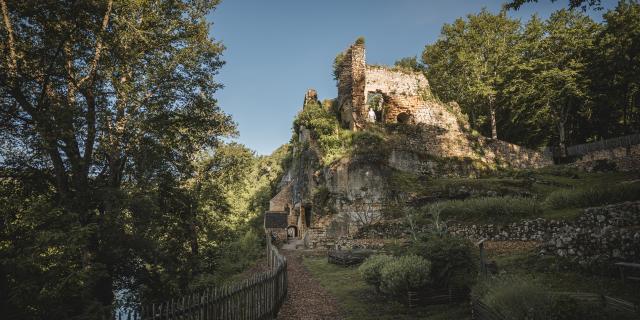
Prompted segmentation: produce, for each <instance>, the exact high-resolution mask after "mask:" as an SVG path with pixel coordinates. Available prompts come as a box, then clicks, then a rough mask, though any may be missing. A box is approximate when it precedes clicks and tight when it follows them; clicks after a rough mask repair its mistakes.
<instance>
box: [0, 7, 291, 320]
mask: <svg viewBox="0 0 640 320" xmlns="http://www.w3.org/2000/svg"><path fill="white" fill-rule="evenodd" d="M0 4H1V5H2V6H1V9H2V16H3V23H2V26H1V27H0V52H2V59H0V60H1V61H0V105H1V107H0V126H1V131H0V135H1V139H0V140H1V141H2V145H1V146H0V152H1V153H0V161H1V162H0V184H1V186H0V310H2V317H3V318H5V317H8V318H30V319H31V318H42V319H44V318H46V319H69V318H74V317H80V318H83V317H86V318H93V317H95V316H96V315H97V314H99V313H100V312H101V310H103V309H104V310H107V311H108V310H109V309H110V308H111V305H112V303H114V299H115V295H116V293H118V295H121V297H119V299H118V300H119V301H125V300H126V299H128V298H131V299H135V300H137V299H142V302H148V301H158V300H159V299H165V298H168V297H172V296H175V294H177V293H180V292H185V291H188V290H192V289H194V288H195V287H198V286H205V285H207V284H212V283H216V282H219V281H222V279H224V277H226V276H229V275H231V274H233V273H236V272H239V271H241V270H242V269H243V268H244V267H246V264H247V263H250V262H251V261H252V259H254V256H256V255H258V254H259V253H260V251H259V250H260V249H259V248H260V244H261V243H262V241H261V237H262V236H261V235H262V233H259V232H256V231H259V229H258V228H259V227H260V225H261V221H260V220H259V219H258V214H259V213H260V212H262V211H263V210H264V208H263V207H262V206H263V205H264V204H265V199H269V198H270V195H271V188H272V185H271V183H272V182H273V181H277V179H276V178H277V176H278V175H279V174H280V173H281V170H280V169H279V168H280V164H279V161H280V160H279V158H278V157H279V156H280V157H282V156H283V155H284V152H283V151H282V150H281V151H279V152H276V156H275V157H259V156H256V155H255V154H254V152H253V151H251V150H249V149H247V148H246V147H244V146H242V145H239V144H235V143H224V142H223V141H222V139H223V138H226V137H232V136H233V135H235V133H236V129H235V128H236V127H235V124H234V123H233V122H232V120H231V118H230V117H229V116H228V115H227V114H225V113H223V112H222V111H221V109H220V108H219V107H218V106H217V103H216V99H215V98H214V94H215V92H216V91H217V90H218V89H219V88H220V87H221V84H220V83H218V82H216V80H215V75H216V74H217V71H218V70H219V68H220V67H221V66H222V65H223V61H222V60H221V53H222V51H223V49H224V47H223V45H222V44H221V43H219V42H215V41H213V40H211V39H210V37H209V31H210V25H209V24H208V23H207V22H206V21H205V15H206V14H207V13H208V12H210V11H211V10H212V9H213V8H214V7H215V5H216V4H217V3H216V1H170V2H146V1H64V2H57V1H44V2H43V1H4V0H3V1H1V2H0Z"/></svg>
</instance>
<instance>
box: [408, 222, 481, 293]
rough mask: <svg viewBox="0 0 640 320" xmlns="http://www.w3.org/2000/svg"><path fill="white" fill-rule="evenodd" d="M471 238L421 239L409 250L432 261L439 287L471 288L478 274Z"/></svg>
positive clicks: (447, 236) (433, 275) (437, 237)
mask: <svg viewBox="0 0 640 320" xmlns="http://www.w3.org/2000/svg"><path fill="white" fill-rule="evenodd" d="M476 251H477V250H476V248H475V247H474V245H473V243H471V241H469V240H467V239H464V238H459V237H453V236H449V235H445V236H431V237H426V238H419V239H418V240H417V241H414V242H413V243H412V244H411V245H410V246H409V249H408V252H409V253H412V254H416V255H419V256H422V257H424V258H425V259H427V260H429V261H431V275H430V277H431V281H432V282H433V285H434V286H435V287H438V288H449V287H457V288H459V287H467V288H470V287H471V286H472V285H473V284H474V283H475V279H476V275H477V273H478V265H479V262H478V257H477V254H476Z"/></svg>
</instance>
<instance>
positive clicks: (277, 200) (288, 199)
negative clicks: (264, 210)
mask: <svg viewBox="0 0 640 320" xmlns="http://www.w3.org/2000/svg"><path fill="white" fill-rule="evenodd" d="M291 191H292V183H288V184H287V185H286V186H284V187H283V188H282V189H280V192H278V194H276V196H275V197H273V198H271V200H269V211H287V210H285V209H286V208H287V207H289V208H291V207H292V205H293V204H292V193H291Z"/></svg>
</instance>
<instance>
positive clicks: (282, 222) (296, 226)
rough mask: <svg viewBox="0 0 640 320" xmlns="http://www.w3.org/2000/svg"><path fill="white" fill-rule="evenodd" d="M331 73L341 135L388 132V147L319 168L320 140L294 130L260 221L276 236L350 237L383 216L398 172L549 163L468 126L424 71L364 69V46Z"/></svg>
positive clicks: (474, 171) (309, 100) (445, 172)
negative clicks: (285, 165)
mask: <svg viewBox="0 0 640 320" xmlns="http://www.w3.org/2000/svg"><path fill="white" fill-rule="evenodd" d="M336 77H337V87H338V96H337V98H336V99H335V100H333V106H334V107H333V108H334V109H335V110H334V112H335V113H336V116H337V117H338V118H339V119H338V121H339V123H340V124H341V126H342V127H343V128H344V129H342V130H350V131H352V132H366V130H369V128H382V129H378V131H380V130H383V131H384V132H385V139H384V142H383V143H382V144H381V145H380V146H373V149H372V150H373V151H375V154H373V153H372V152H369V153H366V152H364V153H363V152H360V153H353V154H350V155H348V156H344V157H342V158H340V159H338V160H337V161H334V162H332V163H331V164H330V165H319V162H318V159H320V158H321V157H322V154H320V153H321V151H320V149H319V148H318V147H317V145H318V141H316V140H315V139H314V137H313V134H311V133H310V132H309V130H308V129H307V128H304V127H302V128H300V130H299V131H300V132H299V134H298V136H297V141H296V144H295V145H294V151H293V153H294V154H295V155H296V156H294V159H293V164H292V165H291V167H290V168H289V170H288V172H287V174H286V175H285V177H284V178H283V180H282V181H281V182H280V185H279V189H280V192H279V193H278V194H277V195H276V196H275V197H274V198H273V199H271V202H270V211H269V212H267V214H266V216H265V227H266V228H267V229H268V230H270V231H272V232H274V233H276V234H278V235H279V236H280V237H286V236H287V233H288V235H289V237H305V239H306V240H308V241H309V242H312V243H316V242H322V241H331V240H332V239H336V238H338V237H341V236H348V235H353V234H354V233H355V232H356V231H357V230H358V228H359V227H361V226H362V225H363V224H367V223H371V222H373V221H374V220H375V219H374V218H376V217H379V216H380V212H381V211H382V209H383V207H384V206H385V204H386V203H389V201H390V198H391V197H392V196H391V195H392V194H397V192H396V191H397V190H393V188H395V187H394V186H392V185H390V184H389V183H388V181H389V179H390V177H391V176H393V175H397V174H401V173H403V172H404V173H406V174H409V175H413V176H416V177H423V178H427V179H428V178H438V177H474V176H478V175H480V174H482V173H483V172H487V171H492V170H498V169H507V168H539V167H542V166H546V165H549V164H552V160H551V159H550V158H549V157H547V156H545V155H544V154H543V153H542V152H539V151H535V150H531V149H527V148H524V147H521V146H518V145H515V144H511V143H508V142H505V141H501V140H497V139H490V138H486V137H483V136H481V135H479V134H478V133H477V132H474V131H473V130H471V128H470V126H469V122H468V119H467V118H466V116H464V115H463V114H462V112H461V111H460V107H459V106H458V105H457V103H455V102H449V103H443V102H441V101H439V100H438V99H436V98H435V97H434V96H433V94H432V93H431V90H430V87H429V81H428V80H427V78H426V77H425V75H424V74H423V73H422V72H416V71H412V70H405V69H401V68H397V67H384V66H372V65H367V64H366V56H365V46H364V43H363V42H361V41H358V42H356V43H354V44H353V45H351V46H350V47H349V48H347V49H346V50H345V51H344V52H343V54H342V59H341V61H340V63H339V65H338V66H337V75H336ZM312 104H313V105H320V101H319V100H318V97H317V93H316V91H315V90H313V89H310V90H308V92H307V93H306V94H305V98H304V105H305V106H309V105H312ZM303 111H304V110H303ZM372 159H375V160H372ZM318 167H320V168H318ZM318 198H322V199H318ZM394 201H397V199H396V200H394ZM363 216H364V220H363ZM368 218H371V219H370V221H366V220H367V219H368Z"/></svg>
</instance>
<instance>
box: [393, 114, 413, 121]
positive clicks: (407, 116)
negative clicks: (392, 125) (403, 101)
mask: <svg viewBox="0 0 640 320" xmlns="http://www.w3.org/2000/svg"><path fill="white" fill-rule="evenodd" d="M396 120H398V123H411V115H410V114H408V113H406V112H400V114H398V118H397V119H396Z"/></svg>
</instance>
